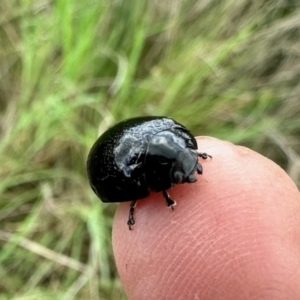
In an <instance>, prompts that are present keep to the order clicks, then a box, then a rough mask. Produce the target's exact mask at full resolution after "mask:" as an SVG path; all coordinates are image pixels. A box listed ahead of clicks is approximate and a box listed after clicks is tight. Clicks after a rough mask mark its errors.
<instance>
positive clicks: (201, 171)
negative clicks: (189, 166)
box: [197, 164, 203, 174]
mask: <svg viewBox="0 0 300 300" xmlns="http://www.w3.org/2000/svg"><path fill="white" fill-rule="evenodd" d="M197 173H198V174H202V173H203V168H202V166H201V165H200V164H197Z"/></svg>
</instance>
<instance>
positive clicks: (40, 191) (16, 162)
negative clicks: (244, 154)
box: [0, 0, 300, 300]
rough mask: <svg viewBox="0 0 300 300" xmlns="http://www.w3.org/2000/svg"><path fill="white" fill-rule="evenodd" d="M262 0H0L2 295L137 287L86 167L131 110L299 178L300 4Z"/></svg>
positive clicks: (116, 294) (96, 293)
mask: <svg viewBox="0 0 300 300" xmlns="http://www.w3.org/2000/svg"><path fill="white" fill-rule="evenodd" d="M256 2H257V1H254V2H253V1H250V0H242V1H233V0H225V1H222V2H220V1H217V0H214V1H213V0H211V1H203V2H202V1H193V0H189V1H182V0H176V1H149V2H148V1H133V0H131V1H130V0H129V1H126V2H124V1H123V2H122V1H103V0H102V1H101V0H99V1H92V0H81V1H79V0H53V1H50V0H49V1H41V0H36V1H30V0H23V1H15V0H1V2H0V166H1V168H0V247H1V250H0V276H1V282H0V300H4V299H15V300H21V299H22V300H25V299H26V300H29V299H30V300H32V299H51V300H52V299H101V300H104V299H126V296H125V294H124V292H123V290H122V287H121V283H120V280H119V278H118V275H117V272H116V268H115V265H114V261H113V256H112V249H111V226H112V218H113V213H114V210H115V205H103V204H102V203H101V202H100V201H99V200H98V199H97V198H96V196H95V195H94V194H93V193H92V191H91V189H90V188H89V185H88V183H87V178H86V172H85V161H86V157H87V154H88V151H89V149H90V147H91V145H92V144H93V142H94V141H95V139H96V138H97V136H98V135H99V134H100V133H101V132H103V131H104V130H106V129H107V128H108V127H109V126H111V125H112V124H114V123H115V122H117V121H119V120H122V119H124V118H128V117H131V116H136V115H167V116H170V117H173V118H175V119H176V120H178V121H179V122H182V123H184V124H185V125H186V126H187V127H188V128H191V130H192V132H193V133H194V134H195V135H211V136H215V137H217V138H221V139H226V140H230V141H232V142H234V143H238V144H243V145H246V146H248V147H250V148H252V149H254V150H256V151H258V152H260V153H262V154H264V155H266V156H268V157H269V158H271V159H273V160H274V161H276V162H277V163H278V164H280V165H281V166H282V167H283V168H284V169H285V170H286V171H287V172H288V173H289V175H290V176H291V177H292V178H293V180H294V181H295V182H296V184H297V185H298V186H300V164H299V161H300V157H299V155H300V145H299V144H300V142H299V136H300V129H299V128H300V118H299V116H300V104H299V103H300V99H299V94H300V89H299V80H300V55H299V53H300V52H299V36H300V29H299V26H298V23H299V19H300V6H299V4H298V2H297V1H293V0H289V1H287V0H279V1H276V2H274V1H273V2H272V1H266V0H265V1H260V2H257V3H256ZM220 3H221V4H220Z"/></svg>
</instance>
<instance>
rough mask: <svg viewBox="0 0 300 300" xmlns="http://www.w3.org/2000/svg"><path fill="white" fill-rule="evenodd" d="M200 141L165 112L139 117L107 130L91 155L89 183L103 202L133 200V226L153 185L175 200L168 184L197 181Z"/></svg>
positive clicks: (199, 167)
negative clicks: (138, 208)
mask: <svg viewBox="0 0 300 300" xmlns="http://www.w3.org/2000/svg"><path fill="white" fill-rule="evenodd" d="M197 149H198V147H197V143H196V140H195V138H194V137H193V136H192V135H191V134H190V132H189V131H188V130H187V129H186V128H185V127H184V126H183V125H181V124H179V123H177V122H176V121H174V120H172V119H170V118H166V117H136V118H132V119H128V120H125V121H122V122H120V123H118V124H116V125H115V126H113V127H111V128H110V129H108V130H107V131H106V132H104V133H103V134H102V135H101V136H100V137H99V138H98V140H97V141H96V142H95V144H94V145H93V147H92V149H91V151H90V153H89V156H88V160H87V173H88V178H89V181H90V185H91V187H92V189H93V191H94V192H95V194H96V195H97V196H98V197H99V198H100V199H101V200H102V201H103V202H125V201H131V203H130V209H129V218H128V222H127V224H128V226H129V229H130V230H131V229H132V228H131V226H133V225H134V224H135V221H134V208H135V206H136V202H137V200H139V199H142V198H145V197H147V196H148V195H149V192H150V191H155V192H163V196H164V198H165V200H166V203H167V206H168V207H171V208H172V209H174V208H173V207H174V205H175V204H176V202H175V201H174V200H172V199H171V198H170V196H169V194H168V193H167V190H168V189H169V188H170V187H172V186H173V185H174V184H178V183H185V182H187V183H192V182H195V181H196V180H197V179H196V177H195V175H194V173H195V172H197V173H198V174H202V171H203V169H202V166H201V164H200V163H199V162H198V157H202V158H203V159H207V158H208V157H210V158H211V156H210V155H208V154H206V153H199V152H197Z"/></svg>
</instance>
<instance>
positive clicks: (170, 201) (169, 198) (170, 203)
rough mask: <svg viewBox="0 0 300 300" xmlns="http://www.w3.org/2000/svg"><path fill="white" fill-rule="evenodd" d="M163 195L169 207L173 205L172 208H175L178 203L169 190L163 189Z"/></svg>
mask: <svg viewBox="0 0 300 300" xmlns="http://www.w3.org/2000/svg"><path fill="white" fill-rule="evenodd" d="M163 196H164V198H165V200H166V203H167V207H171V208H172V210H174V206H175V205H176V201H175V200H173V199H171V197H170V195H169V194H168V192H167V191H163Z"/></svg>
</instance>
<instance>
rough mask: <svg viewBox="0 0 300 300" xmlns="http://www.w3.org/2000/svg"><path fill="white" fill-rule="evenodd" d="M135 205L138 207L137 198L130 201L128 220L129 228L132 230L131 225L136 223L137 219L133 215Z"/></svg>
mask: <svg viewBox="0 0 300 300" xmlns="http://www.w3.org/2000/svg"><path fill="white" fill-rule="evenodd" d="M135 207H136V200H133V201H131V202H130V208H129V217H128V221H127V225H128V228H129V230H132V229H133V228H132V227H131V226H133V225H134V224H135V220H134V217H133V215H134V209H135Z"/></svg>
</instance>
